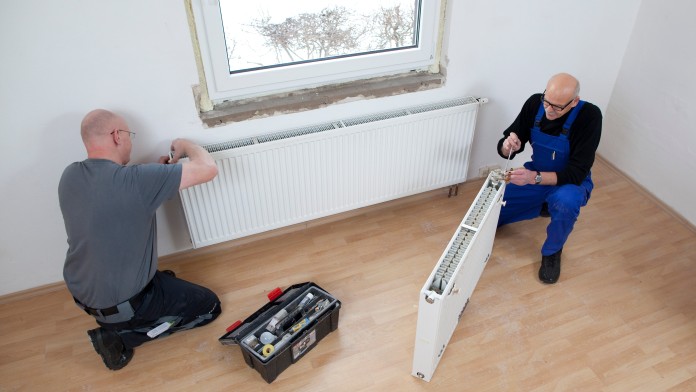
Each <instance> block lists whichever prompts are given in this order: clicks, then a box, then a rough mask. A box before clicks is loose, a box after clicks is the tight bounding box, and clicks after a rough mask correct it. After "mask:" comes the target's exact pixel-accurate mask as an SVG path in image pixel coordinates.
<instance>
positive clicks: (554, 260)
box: [539, 249, 563, 283]
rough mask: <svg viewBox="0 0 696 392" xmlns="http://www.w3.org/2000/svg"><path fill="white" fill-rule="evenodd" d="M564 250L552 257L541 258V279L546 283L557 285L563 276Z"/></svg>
mask: <svg viewBox="0 0 696 392" xmlns="http://www.w3.org/2000/svg"><path fill="white" fill-rule="evenodd" d="M562 251H563V249H561V250H559V251H558V252H556V253H554V254H552V255H550V256H541V268H539V279H540V280H541V281H542V282H544V283H556V282H557V281H558V277H559V276H561V252H562Z"/></svg>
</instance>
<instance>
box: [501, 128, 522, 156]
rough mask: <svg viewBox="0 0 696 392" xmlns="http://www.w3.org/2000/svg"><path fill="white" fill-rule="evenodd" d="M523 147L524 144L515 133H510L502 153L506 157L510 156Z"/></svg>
mask: <svg viewBox="0 0 696 392" xmlns="http://www.w3.org/2000/svg"><path fill="white" fill-rule="evenodd" d="M521 147H522V142H520V139H519V138H518V137H517V134H516V133H515V132H510V135H509V136H508V137H507V138H505V140H504V141H503V146H502V147H501V148H502V150H503V151H502V153H503V155H505V156H508V155H510V153H511V152H515V151H517V150H519V149H520V148H521Z"/></svg>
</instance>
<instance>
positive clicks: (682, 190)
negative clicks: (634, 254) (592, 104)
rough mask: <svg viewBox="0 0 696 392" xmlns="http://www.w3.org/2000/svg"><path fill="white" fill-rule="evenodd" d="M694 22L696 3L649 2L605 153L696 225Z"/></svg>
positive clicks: (622, 78)
mask: <svg viewBox="0 0 696 392" xmlns="http://www.w3.org/2000/svg"><path fill="white" fill-rule="evenodd" d="M694 15H696V3H694V2H693V1H689V0H680V1H670V2H669V6H665V3H664V2H662V1H658V0H644V1H643V4H642V6H641V8H640V13H639V14H638V18H637V20H636V24H635V28H634V32H633V35H632V36H631V40H630V42H629V45H628V49H627V51H626V55H625V57H624V61H623V63H622V66H621V69H620V72H619V76H618V78H617V80H616V86H615V88H614V93H613V95H612V96H611V101H610V103H609V106H608V107H607V111H606V117H605V118H606V120H605V125H604V129H603V132H604V134H603V136H602V144H601V146H600V149H599V151H600V154H601V155H602V156H603V157H605V158H607V160H609V161H610V162H612V163H613V164H614V165H615V166H617V167H618V168H619V169H621V170H622V171H623V172H624V173H626V174H627V175H628V176H629V177H631V178H633V179H634V180H635V181H636V182H638V183H640V184H641V185H642V186H643V187H645V188H646V189H647V190H648V191H649V192H650V193H652V194H653V195H655V196H656V197H657V198H659V199H661V200H662V201H663V202H664V203H665V204H667V205H668V206H670V207H671V208H673V209H674V210H675V211H677V212H678V213H679V214H680V215H682V216H683V217H684V218H686V219H687V220H688V221H689V222H691V223H692V224H694V225H696V208H694V204H693V202H694V196H696V182H694V181H693V173H696V77H695V76H694V69H696V50H694V42H696V27H695V26H694V23H693V16H694ZM637 213H640V212H638V211H637Z"/></svg>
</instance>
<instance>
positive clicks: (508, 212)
mask: <svg viewBox="0 0 696 392" xmlns="http://www.w3.org/2000/svg"><path fill="white" fill-rule="evenodd" d="M592 188H593V184H592V179H591V178H590V177H589V176H588V177H587V178H586V179H585V181H583V182H582V183H581V184H580V185H572V184H566V185H561V186H545V185H523V186H518V185H515V184H507V185H506V187H505V195H504V196H503V200H504V201H505V205H504V206H503V207H502V208H501V209H500V219H499V220H498V226H499V227H500V226H503V225H506V224H508V223H513V222H519V221H522V220H527V219H533V218H536V217H538V216H539V212H540V211H541V205H542V204H543V203H544V202H546V203H548V207H549V214H550V215H551V222H550V223H549V225H548V226H547V227H546V241H544V245H543V246H542V247H541V254H542V255H543V256H549V255H552V254H554V253H556V252H558V251H559V250H561V249H562V248H563V245H564V244H565V242H566V240H567V239H568V236H569V235H570V232H571V231H573V227H574V226H575V221H576V220H577V219H578V216H579V215H580V207H583V206H585V205H586V204H587V201H588V200H589V198H590V194H591V192H592Z"/></svg>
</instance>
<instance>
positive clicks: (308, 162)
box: [180, 97, 486, 248]
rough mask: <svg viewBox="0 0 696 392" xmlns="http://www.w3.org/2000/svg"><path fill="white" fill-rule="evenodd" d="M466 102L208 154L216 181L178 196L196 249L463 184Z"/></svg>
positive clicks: (472, 112)
mask: <svg viewBox="0 0 696 392" xmlns="http://www.w3.org/2000/svg"><path fill="white" fill-rule="evenodd" d="M485 102H486V99H476V98H473V97H467V98H462V99H457V100H451V101H446V102H438V103H434V104H429V105H421V106H417V107H411V108H405V109H402V110H397V111H393V112H388V113H378V114H375V115H371V116H364V117H359V118H353V119H347V120H337V121H334V122H331V123H326V124H319V125H316V126H311V127H306V128H301V129H294V130H289V131H284V132H278V133H274V134H270V135H266V136H260V137H256V138H249V139H244V140H239V141H232V142H228V143H219V144H215V145H208V146H204V147H205V148H206V149H208V151H210V152H211V154H212V156H213V158H214V159H215V160H216V162H217V165H218V170H219V174H218V176H217V177H216V178H215V179H214V180H213V181H211V182H209V183H205V184H201V185H197V186H195V187H191V188H188V189H185V190H182V191H181V192H180V195H181V200H182V204H183V208H184V213H185V215H186V221H187V224H188V227H189V231H190V234H191V240H192V243H193V246H194V248H197V247H201V246H206V245H211V244H215V243H219V242H223V241H227V240H231V239H235V238H241V237H245V236H248V235H252V234H256V233H260V232H264V231H268V230H273V229H277V228H281V227H285V226H289V225H293V224H297V223H302V222H306V221H310V220H312V219H317V218H321V217H325V216H329V215H332V214H337V213H341V212H345V211H349V210H353V209H356V208H361V207H365V206H369V205H373V204H377V203H380V202H384V201H388V200H393V199H396V198H400V197H405V196H409V195H413V194H417V193H421V192H426V191H429V190H433V189H437V188H441V187H445V186H449V185H453V184H457V183H461V182H464V181H466V174H467V170H468V162H469V155H470V150H471V143H472V140H473V134H474V128H475V124H476V116H477V112H478V108H479V106H480V105H481V104H482V103H485Z"/></svg>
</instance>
